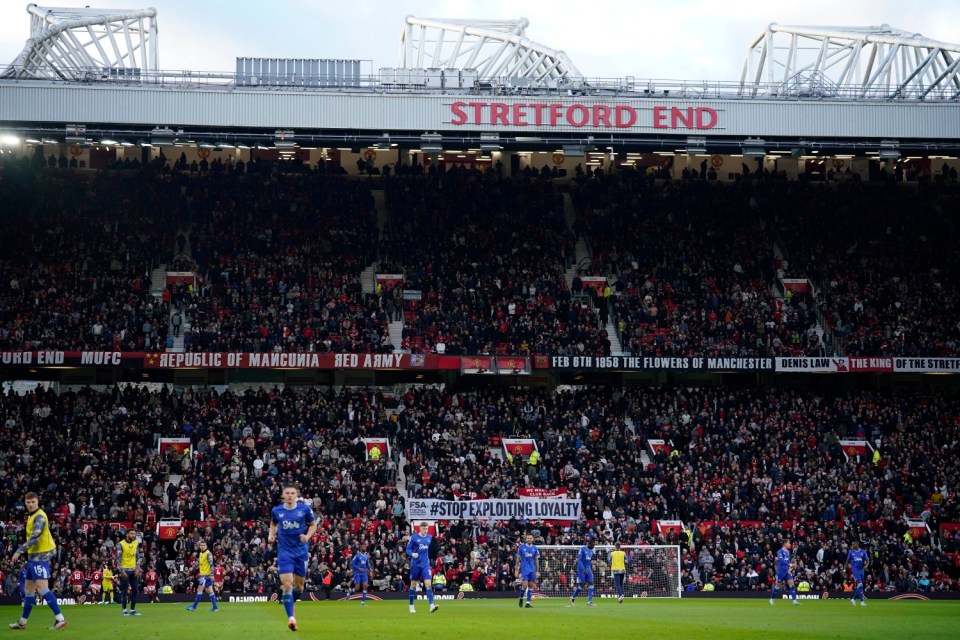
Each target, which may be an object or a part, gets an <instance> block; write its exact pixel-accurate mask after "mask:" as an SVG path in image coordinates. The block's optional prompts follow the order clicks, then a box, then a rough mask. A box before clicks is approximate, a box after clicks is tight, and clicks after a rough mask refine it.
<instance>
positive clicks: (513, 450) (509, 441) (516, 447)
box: [500, 438, 540, 458]
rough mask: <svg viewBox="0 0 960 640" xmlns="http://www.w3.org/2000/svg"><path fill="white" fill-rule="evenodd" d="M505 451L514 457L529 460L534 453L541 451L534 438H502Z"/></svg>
mask: <svg viewBox="0 0 960 640" xmlns="http://www.w3.org/2000/svg"><path fill="white" fill-rule="evenodd" d="M500 442H501V443H502V444H503V450H504V451H506V452H507V453H509V454H510V455H512V456H523V457H524V458H528V457H529V456H530V454H531V453H533V452H534V451H540V449H539V448H537V443H536V441H535V440H533V439H532V438H501V440H500Z"/></svg>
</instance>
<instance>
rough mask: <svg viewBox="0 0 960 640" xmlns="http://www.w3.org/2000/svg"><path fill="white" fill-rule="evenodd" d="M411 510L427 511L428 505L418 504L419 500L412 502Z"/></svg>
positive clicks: (424, 503)
mask: <svg viewBox="0 0 960 640" xmlns="http://www.w3.org/2000/svg"><path fill="white" fill-rule="evenodd" d="M410 508H411V509H426V508H427V503H426V502H418V501H417V500H412V501H411V502H410Z"/></svg>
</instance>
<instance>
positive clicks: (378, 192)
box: [370, 189, 390, 238]
mask: <svg viewBox="0 0 960 640" xmlns="http://www.w3.org/2000/svg"><path fill="white" fill-rule="evenodd" d="M370 193H371V194H372V195H373V208H374V209H375V210H376V212H377V229H379V230H380V237H381V238H382V237H383V230H384V229H385V228H386V227H387V221H388V219H389V218H390V216H389V215H388V206H387V197H386V196H385V195H384V193H383V189H371V190H370Z"/></svg>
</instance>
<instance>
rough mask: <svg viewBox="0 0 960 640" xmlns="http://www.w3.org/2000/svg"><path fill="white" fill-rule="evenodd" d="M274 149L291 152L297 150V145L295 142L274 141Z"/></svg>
mask: <svg viewBox="0 0 960 640" xmlns="http://www.w3.org/2000/svg"><path fill="white" fill-rule="evenodd" d="M273 148H274V149H279V150H281V151H291V150H293V149H296V148H297V143H296V142H294V141H293V140H274V141H273Z"/></svg>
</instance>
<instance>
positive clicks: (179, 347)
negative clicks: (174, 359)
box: [167, 306, 190, 353]
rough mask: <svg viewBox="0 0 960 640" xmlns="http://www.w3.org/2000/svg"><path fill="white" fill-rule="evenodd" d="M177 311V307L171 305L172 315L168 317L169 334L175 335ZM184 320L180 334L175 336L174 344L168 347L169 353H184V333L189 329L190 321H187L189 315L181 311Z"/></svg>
mask: <svg viewBox="0 0 960 640" xmlns="http://www.w3.org/2000/svg"><path fill="white" fill-rule="evenodd" d="M176 312H177V307H175V306H171V308H170V317H169V318H167V331H168V334H167V335H171V336H172V335H173V322H171V319H172V318H173V314H174V313H176ZM181 318H182V322H181V323H180V335H178V336H176V337H174V339H173V346H172V347H169V348H168V349H167V352H168V353H183V352H184V351H185V349H184V346H183V334H184V333H186V331H187V329H189V328H190V323H189V322H187V315H186V314H185V313H183V312H181Z"/></svg>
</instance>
